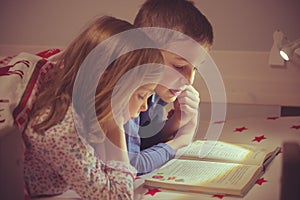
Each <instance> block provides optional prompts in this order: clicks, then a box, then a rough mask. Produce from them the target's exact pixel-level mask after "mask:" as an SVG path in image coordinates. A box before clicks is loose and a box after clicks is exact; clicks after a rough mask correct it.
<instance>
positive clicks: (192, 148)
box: [176, 140, 270, 165]
mask: <svg viewBox="0 0 300 200" xmlns="http://www.w3.org/2000/svg"><path fill="white" fill-rule="evenodd" d="M203 152H206V153H204V154H203ZM268 152H270V151H269V150H267V149H264V148H261V147H258V146H255V145H247V144H232V143H226V142H222V141H201V140H197V141H195V142H193V143H192V144H191V145H189V146H187V147H184V148H182V149H180V150H178V152H177V153H176V154H177V158H182V159H201V160H211V161H220V162H233V163H243V164H251V165H261V164H262V163H263V161H264V160H265V158H266V155H267V154H268ZM201 156H203V157H201Z"/></svg>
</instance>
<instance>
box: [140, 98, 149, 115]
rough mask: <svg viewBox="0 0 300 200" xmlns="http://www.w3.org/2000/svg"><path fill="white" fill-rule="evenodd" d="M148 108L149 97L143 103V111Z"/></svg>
mask: <svg viewBox="0 0 300 200" xmlns="http://www.w3.org/2000/svg"><path fill="white" fill-rule="evenodd" d="M147 109H148V104H147V99H146V100H144V101H143V104H142V105H141V108H140V110H141V112H144V111H146V110H147Z"/></svg>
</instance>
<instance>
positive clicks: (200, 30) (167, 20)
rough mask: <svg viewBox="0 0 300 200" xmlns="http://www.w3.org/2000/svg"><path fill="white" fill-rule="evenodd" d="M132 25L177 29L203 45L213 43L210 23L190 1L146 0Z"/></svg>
mask: <svg viewBox="0 0 300 200" xmlns="http://www.w3.org/2000/svg"><path fill="white" fill-rule="evenodd" d="M134 25H136V26H137V27H161V28H168V29H172V30H175V31H179V32H181V33H184V34H186V35H188V36H189V37H191V38H193V39H194V40H196V41H197V42H199V43H200V44H201V45H205V46H206V45H208V46H211V45H212V43H213V29H212V25H211V24H210V22H209V21H208V19H207V18H206V17H205V16H204V15H203V14H202V13H201V12H200V10H199V9H197V8H196V7H195V5H194V3H193V2H192V1H187V0H146V2H145V3H144V4H143V5H142V7H141V8H140V10H139V12H138V14H137V15H136V17H135V20H134Z"/></svg>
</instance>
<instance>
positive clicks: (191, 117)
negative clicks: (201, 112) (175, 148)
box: [139, 85, 200, 149]
mask: <svg viewBox="0 0 300 200" xmlns="http://www.w3.org/2000/svg"><path fill="white" fill-rule="evenodd" d="M199 102H200V98H199V93H198V92H197V91H196V89H195V88H194V87H193V86H192V85H189V86H187V87H186V89H185V91H184V92H182V94H181V95H179V96H178V98H177V99H176V101H175V102H174V109H173V111H172V114H171V116H169V117H168V120H166V121H163V118H162V116H163V115H162V114H161V113H162V112H163V108H162V106H160V107H158V108H156V109H155V110H154V112H155V113H154V115H155V118H154V119H152V120H151V124H149V125H147V126H149V127H150V128H149V129H148V132H149V131H150V132H151V131H152V132H153V131H154V129H153V128H152V127H161V128H160V129H159V131H157V130H155V132H154V133H145V132H146V131H147V129H146V128H144V129H140V130H139V134H140V135H141V149H146V148H149V147H151V146H153V145H156V144H159V143H165V142H167V141H170V140H172V139H173V138H174V137H175V135H176V134H177V133H178V131H179V130H180V129H185V130H184V132H186V133H188V132H193V130H195V129H196V126H197V122H195V120H196V121H197V117H198V106H199ZM159 109H161V110H159ZM160 112H161V113H160ZM157 113H158V114H157ZM143 117H144V116H143V115H141V118H143ZM152 124H153V125H152ZM142 126H143V124H142ZM180 132H183V130H181V131H180ZM191 134H194V133H191ZM145 135H147V137H143V136H145ZM149 135H152V136H151V137H149ZM186 145H188V144H186Z"/></svg>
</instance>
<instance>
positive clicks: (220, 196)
mask: <svg viewBox="0 0 300 200" xmlns="http://www.w3.org/2000/svg"><path fill="white" fill-rule="evenodd" d="M213 198H219V199H223V198H224V195H221V194H215V195H214V196H213Z"/></svg>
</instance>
